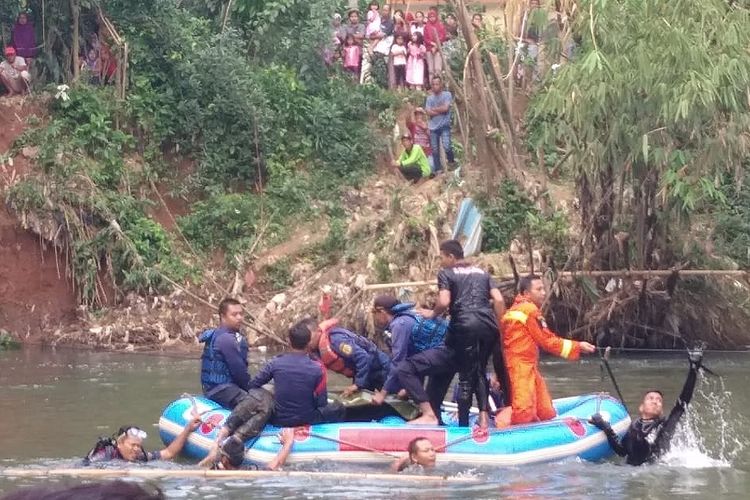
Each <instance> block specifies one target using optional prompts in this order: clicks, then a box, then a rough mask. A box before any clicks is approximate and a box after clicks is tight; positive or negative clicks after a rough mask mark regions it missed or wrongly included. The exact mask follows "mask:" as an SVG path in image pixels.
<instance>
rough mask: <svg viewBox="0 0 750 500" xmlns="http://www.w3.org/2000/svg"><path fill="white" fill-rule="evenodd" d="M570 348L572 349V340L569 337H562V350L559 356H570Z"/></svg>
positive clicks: (566, 357)
mask: <svg viewBox="0 0 750 500" xmlns="http://www.w3.org/2000/svg"><path fill="white" fill-rule="evenodd" d="M572 350H573V341H572V340H570V339H563V345H562V351H561V352H560V356H562V357H563V358H565V359H568V356H570V352H571V351H572Z"/></svg>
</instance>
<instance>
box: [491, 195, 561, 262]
mask: <svg viewBox="0 0 750 500" xmlns="http://www.w3.org/2000/svg"><path fill="white" fill-rule="evenodd" d="M477 203H478V204H479V207H480V209H481V210H482V215H483V217H482V231H483V232H484V239H483V241H482V250H483V251H485V252H504V251H506V250H508V249H509V248H510V244H511V242H512V241H513V239H515V238H517V239H518V240H519V241H521V242H522V243H525V244H527V245H530V246H531V247H533V248H539V249H543V250H544V251H545V252H546V253H547V254H548V255H551V256H553V258H554V259H555V262H556V263H557V264H558V265H562V264H564V263H565V261H566V259H567V249H568V246H569V243H570V241H569V240H570V234H569V225H570V224H569V222H568V221H567V219H566V218H565V216H564V215H563V214H562V213H560V212H554V213H552V214H551V215H545V214H543V213H542V212H541V211H540V210H539V209H538V208H537V207H536V205H535V204H534V203H533V202H532V201H531V200H530V199H529V198H528V196H526V195H525V194H524V193H523V192H522V191H521V190H520V189H518V187H517V186H516V185H515V184H514V183H512V182H510V181H507V180H506V181H503V182H501V183H500V186H499V189H498V192H497V194H496V195H494V196H492V197H488V196H482V195H480V196H479V197H478V198H477Z"/></svg>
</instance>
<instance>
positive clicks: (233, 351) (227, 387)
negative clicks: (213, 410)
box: [198, 298, 250, 410]
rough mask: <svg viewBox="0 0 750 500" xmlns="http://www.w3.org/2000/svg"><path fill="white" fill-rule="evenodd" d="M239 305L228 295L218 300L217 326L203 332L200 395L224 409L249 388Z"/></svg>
mask: <svg viewBox="0 0 750 500" xmlns="http://www.w3.org/2000/svg"><path fill="white" fill-rule="evenodd" d="M243 317H244V313H243V310H242V305H241V304H240V303H239V302H238V301H236V300H234V299H231V298H226V299H224V300H222V301H221V303H219V320H220V324H219V326H218V328H216V329H213V330H206V331H205V332H203V333H202V334H201V335H200V337H199V339H198V340H199V341H200V342H203V343H204V344H205V346H204V347H203V355H202V356H201V386H202V387H203V395H204V396H206V397H207V398H209V399H211V400H213V401H215V402H217V403H219V404H220V405H221V406H223V407H225V408H229V409H230V410H231V409H234V407H235V406H237V403H239V402H240V401H241V400H242V399H243V398H244V397H245V396H247V390H248V388H249V387H250V373H249V372H248V361H247V356H248V351H249V346H248V344H247V339H245V336H244V335H242V333H240V328H241V327H242V319H243Z"/></svg>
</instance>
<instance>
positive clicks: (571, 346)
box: [495, 274, 596, 427]
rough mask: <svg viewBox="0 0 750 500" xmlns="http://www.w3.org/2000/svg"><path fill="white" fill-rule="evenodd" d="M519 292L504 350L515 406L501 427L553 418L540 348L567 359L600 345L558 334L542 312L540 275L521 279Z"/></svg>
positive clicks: (506, 322)
mask: <svg viewBox="0 0 750 500" xmlns="http://www.w3.org/2000/svg"><path fill="white" fill-rule="evenodd" d="M518 291H519V295H518V296H517V297H516V300H515V302H514V303H513V306H512V307H511V308H510V309H508V312H506V313H505V314H504V315H503V319H502V322H501V324H502V331H503V351H504V354H505V363H506V367H507V370H508V379H509V385H510V388H509V389H510V401H511V406H510V407H506V408H504V409H503V410H502V411H501V412H499V413H498V414H497V416H496V417H495V423H496V424H497V426H498V427H507V426H508V425H511V424H525V423H529V422H539V421H542V420H550V419H552V418H554V417H555V415H556V412H555V408H554V406H552V398H551V397H550V395H549V392H548V391H547V385H546V384H545V383H544V378H542V374H541V373H539V348H540V347H541V348H542V349H544V350H545V351H547V352H549V353H551V354H554V355H555V356H560V357H561V358H564V359H569V360H577V359H578V357H579V356H580V354H581V352H584V353H587V354H590V353H593V352H595V351H596V347H594V346H593V345H591V344H589V343H588V342H576V341H574V340H570V339H563V338H560V337H558V336H557V335H555V334H554V333H553V332H552V331H551V330H550V329H549V328H547V323H546V322H545V321H544V317H543V316H542V313H541V311H540V308H541V307H542V304H543V303H544V298H545V296H546V291H545V290H544V283H543V282H542V279H541V278H540V277H539V276H535V275H533V274H532V275H529V276H524V277H523V278H521V281H520V282H519V285H518Z"/></svg>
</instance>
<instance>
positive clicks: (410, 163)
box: [393, 134, 432, 182]
mask: <svg viewBox="0 0 750 500" xmlns="http://www.w3.org/2000/svg"><path fill="white" fill-rule="evenodd" d="M401 145H403V146H404V152H403V153H401V156H399V157H398V160H397V161H394V162H393V166H394V167H396V168H398V169H399V170H400V171H401V174H402V175H403V176H404V177H406V179H407V180H410V181H412V182H417V181H418V180H419V179H421V178H423V177H429V176H430V174H431V173H432V171H431V169H430V164H429V162H428V161H427V155H425V154H424V150H423V149H422V147H421V146H419V145H418V144H414V141H413V140H412V137H411V135H409V134H404V135H402V136H401Z"/></svg>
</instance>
